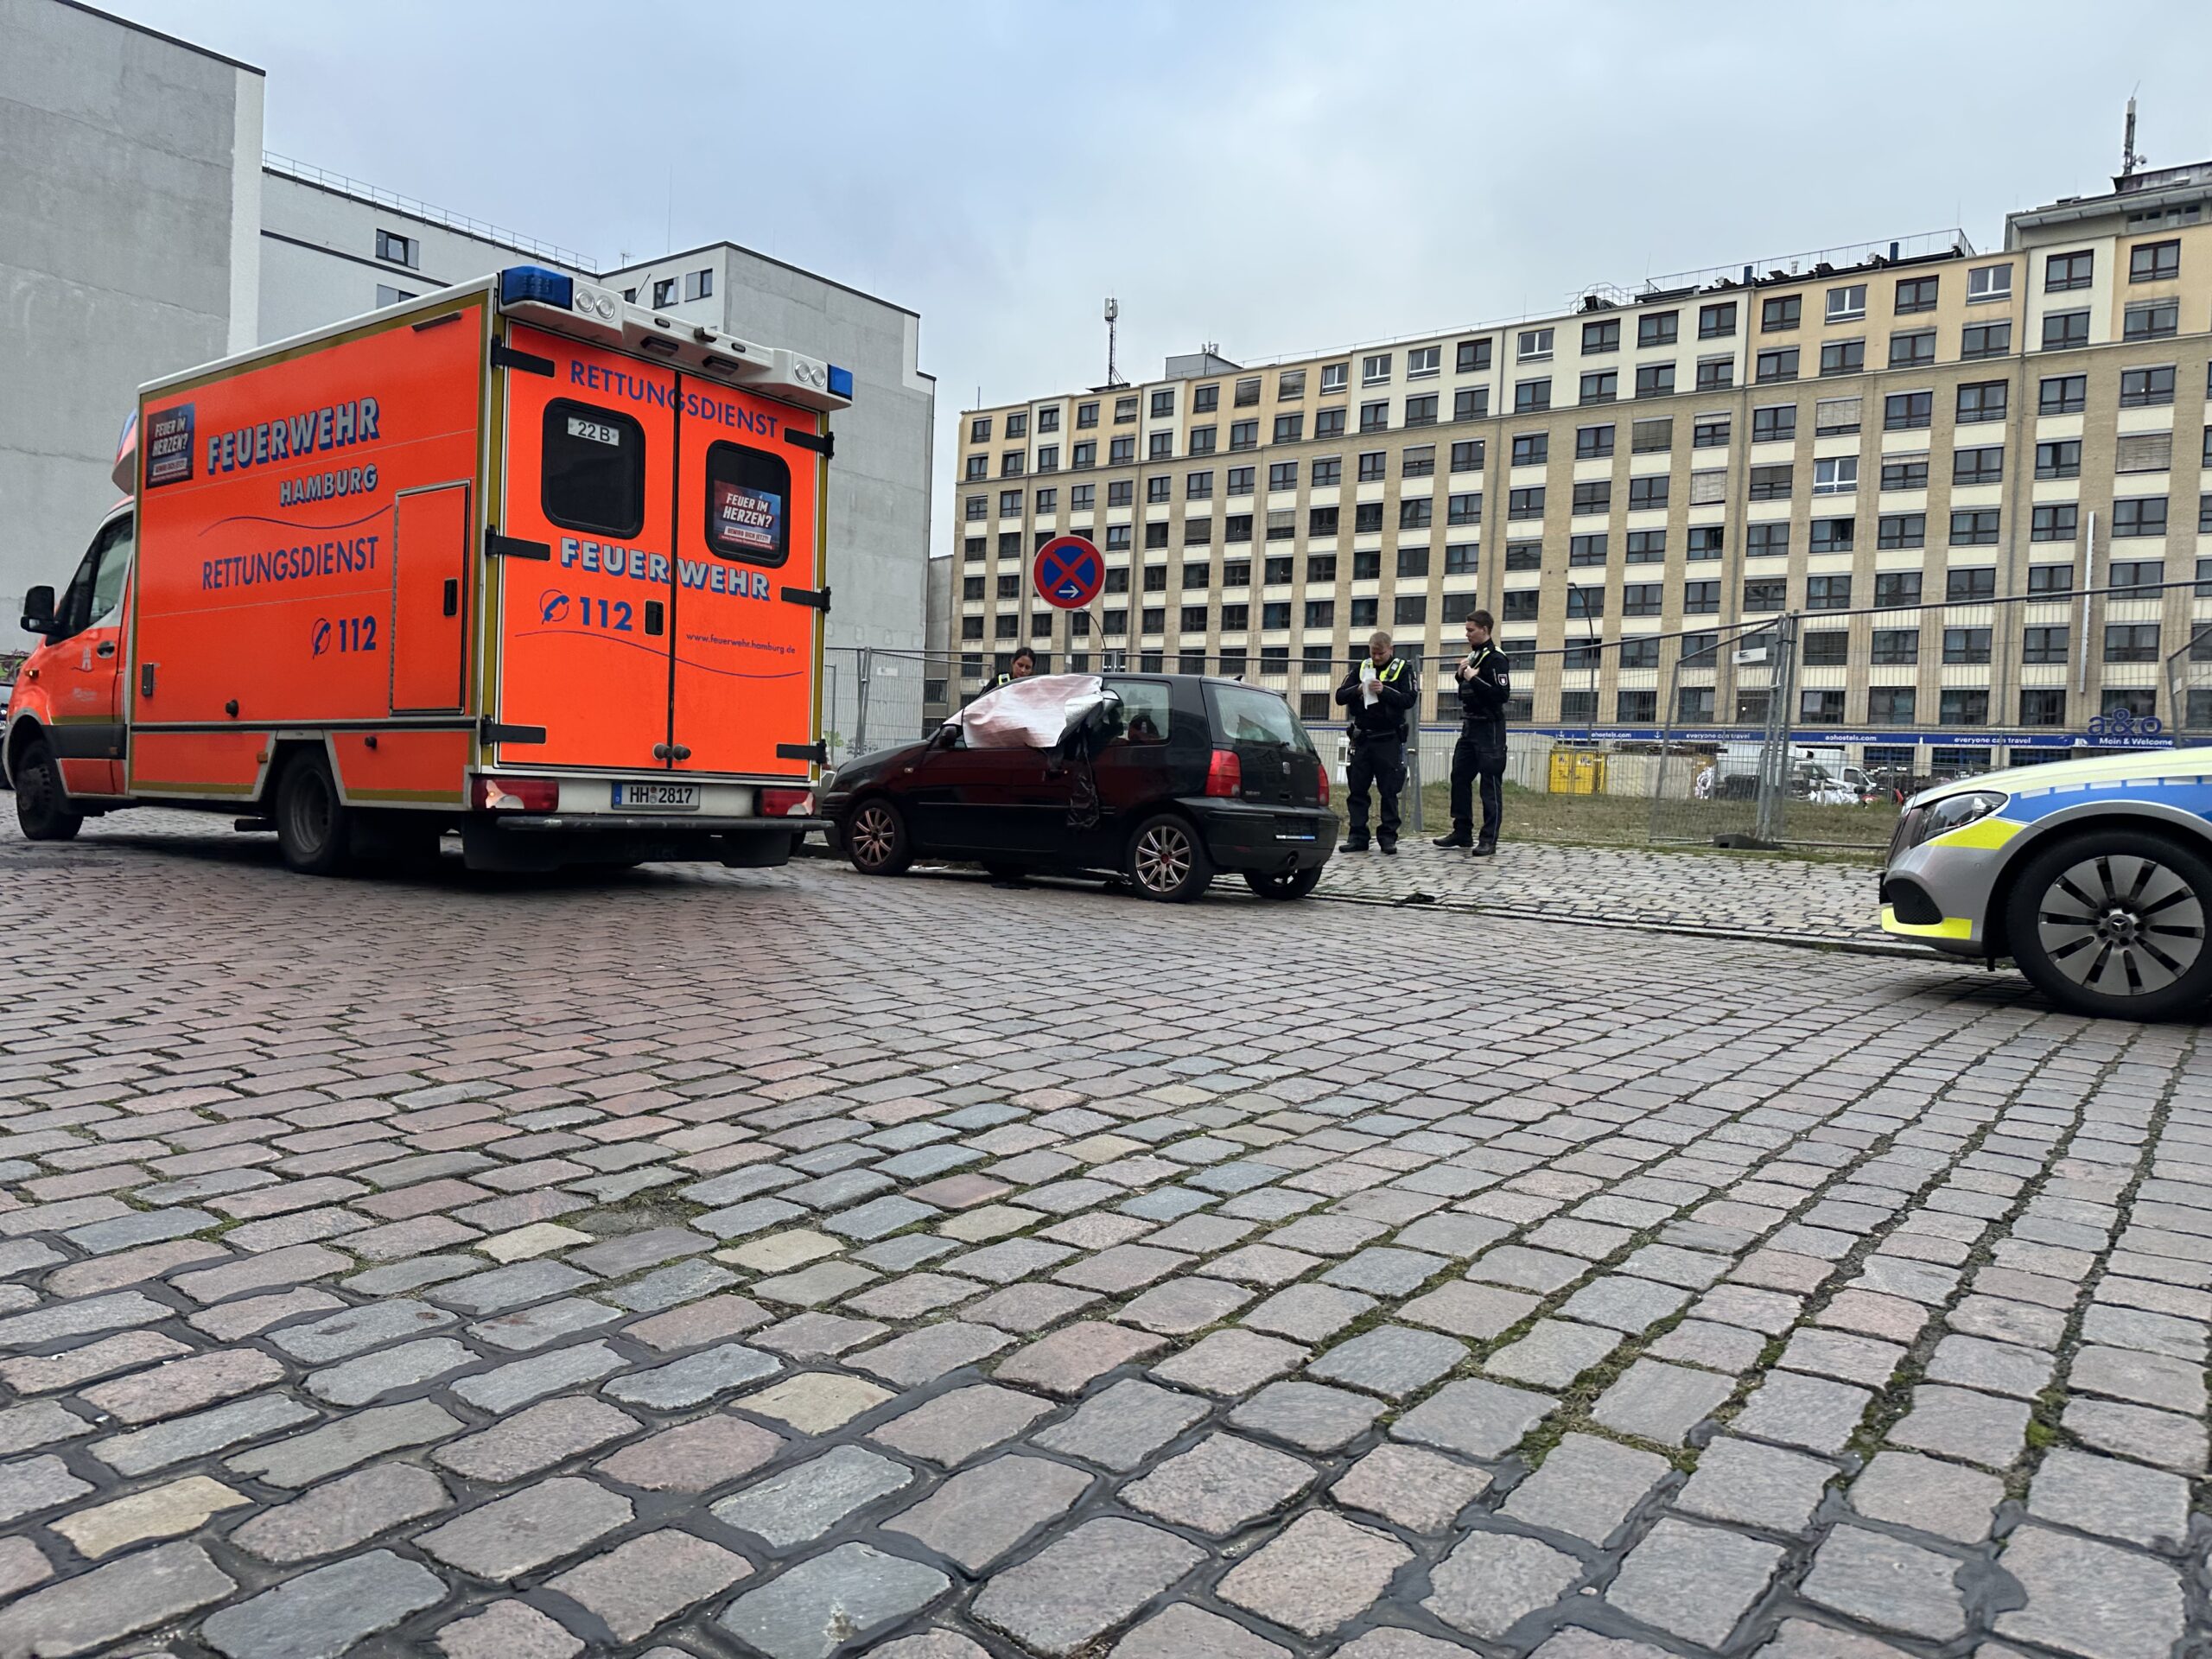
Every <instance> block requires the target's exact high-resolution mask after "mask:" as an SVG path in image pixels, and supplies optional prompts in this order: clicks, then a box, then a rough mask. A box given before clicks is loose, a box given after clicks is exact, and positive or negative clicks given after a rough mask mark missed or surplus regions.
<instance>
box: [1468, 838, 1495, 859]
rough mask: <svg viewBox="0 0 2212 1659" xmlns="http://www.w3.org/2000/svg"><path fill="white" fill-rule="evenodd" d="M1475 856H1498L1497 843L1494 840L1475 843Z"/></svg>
mask: <svg viewBox="0 0 2212 1659" xmlns="http://www.w3.org/2000/svg"><path fill="white" fill-rule="evenodd" d="M1473 856H1475V857H1477V858H1496V857H1497V842H1494V841H1478V842H1476V843H1475V850H1474V854H1473Z"/></svg>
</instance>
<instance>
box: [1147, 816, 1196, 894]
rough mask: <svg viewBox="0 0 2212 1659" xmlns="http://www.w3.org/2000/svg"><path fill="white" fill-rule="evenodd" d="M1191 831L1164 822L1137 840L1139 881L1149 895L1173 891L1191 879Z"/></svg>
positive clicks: (1151, 828) (1149, 829)
mask: <svg viewBox="0 0 2212 1659" xmlns="http://www.w3.org/2000/svg"><path fill="white" fill-rule="evenodd" d="M1191 857H1192V846H1191V832H1190V831H1189V830H1187V829H1184V828H1183V826H1182V825H1181V824H1179V823H1174V822H1173V821H1172V820H1165V819H1163V820H1162V821H1161V822H1160V823H1154V824H1147V826H1146V827H1145V829H1144V831H1143V833H1142V834H1141V835H1139V836H1138V837H1137V851H1136V867H1137V880H1138V881H1139V882H1140V883H1141V884H1142V886H1143V887H1144V890H1145V891H1146V892H1147V893H1173V892H1174V891H1175V890H1176V889H1177V888H1178V887H1181V886H1182V885H1183V884H1184V883H1185V881H1187V880H1190V879H1191Z"/></svg>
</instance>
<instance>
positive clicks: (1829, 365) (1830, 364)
mask: <svg viewBox="0 0 2212 1659" xmlns="http://www.w3.org/2000/svg"><path fill="white" fill-rule="evenodd" d="M1890 350H1891V353H1892V354H1894V353H1896V350H1897V342H1896V341H1895V340H1891V342H1890ZM1895 366H1896V365H1895V364H1894V363H1893V364H1891V367H1895ZM1865 367H1866V341H1865V340H1829V341H1828V342H1827V344H1826V345H1824V346H1821V373H1822V374H1857V373H1858V372H1859V371H1861V370H1862V369H1864V368H1865Z"/></svg>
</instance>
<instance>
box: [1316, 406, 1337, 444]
mask: <svg viewBox="0 0 2212 1659" xmlns="http://www.w3.org/2000/svg"><path fill="white" fill-rule="evenodd" d="M1313 435H1314V436H1315V437H1317V438H1340V437H1342V436H1344V410H1341V409H1317V410H1314V411H1313Z"/></svg>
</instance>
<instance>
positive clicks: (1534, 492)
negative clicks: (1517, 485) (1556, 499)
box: [1505, 484, 1544, 519]
mask: <svg viewBox="0 0 2212 1659" xmlns="http://www.w3.org/2000/svg"><path fill="white" fill-rule="evenodd" d="M1505 516H1506V517H1507V518H1511V519H1529V518H1542V517H1543V516H1544V486H1542V485H1541V484H1539V485H1536V486H1534V487H1532V488H1529V489H1525V490H1510V491H1508V492H1507V493H1506V498H1505Z"/></svg>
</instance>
